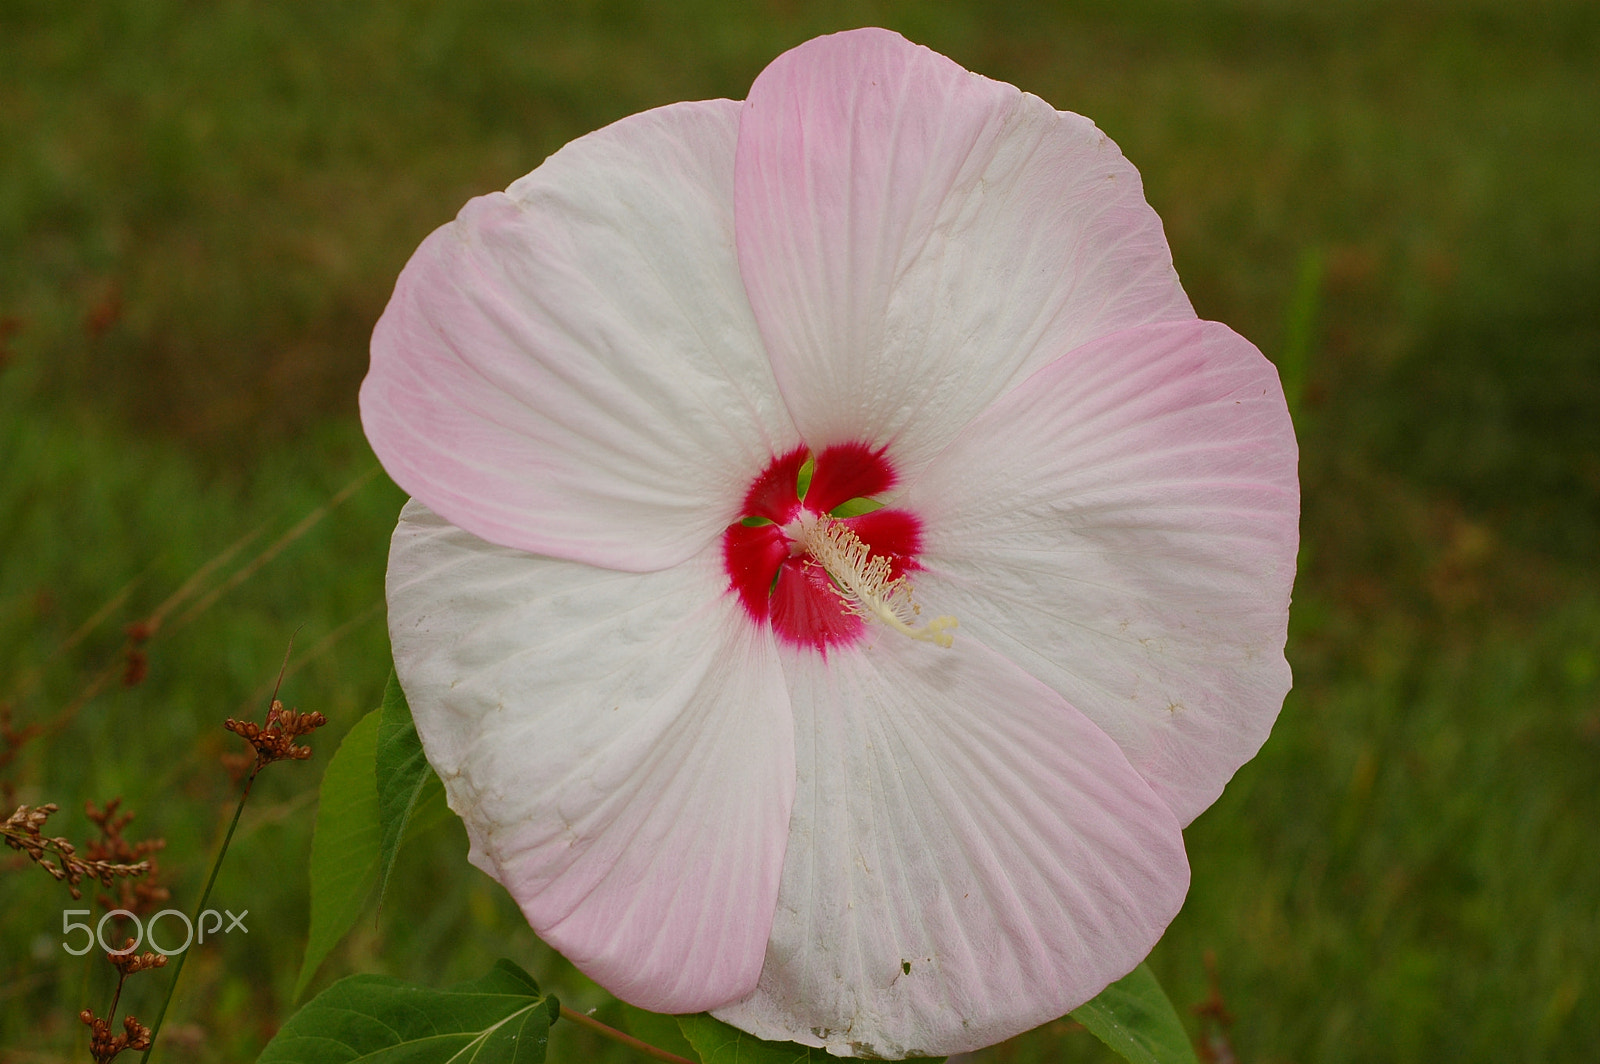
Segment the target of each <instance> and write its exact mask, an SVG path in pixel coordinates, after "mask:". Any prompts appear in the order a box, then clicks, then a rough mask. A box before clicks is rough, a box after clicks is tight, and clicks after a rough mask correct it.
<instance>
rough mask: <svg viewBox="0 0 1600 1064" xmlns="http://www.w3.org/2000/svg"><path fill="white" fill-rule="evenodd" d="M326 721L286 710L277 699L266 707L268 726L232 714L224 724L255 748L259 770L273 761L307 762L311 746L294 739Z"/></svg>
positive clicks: (307, 714)
mask: <svg viewBox="0 0 1600 1064" xmlns="http://www.w3.org/2000/svg"><path fill="white" fill-rule="evenodd" d="M326 723H328V718H327V717H324V716H323V715H322V714H321V713H301V712H300V711H299V710H298V709H284V708H283V703H282V702H279V701H278V700H277V699H276V698H274V699H273V700H272V708H271V709H269V710H267V722H266V724H265V726H263V725H259V724H257V723H255V722H254V721H250V720H244V721H239V720H234V719H233V718H232V717H229V718H228V719H227V720H226V721H225V722H224V723H223V725H222V726H223V727H224V728H227V729H228V730H229V731H231V732H233V733H234V734H235V735H237V736H239V737H240V738H242V739H244V740H245V741H246V742H248V743H249V744H250V745H251V746H253V747H255V750H256V763H255V769H254V772H260V771H261V769H262V768H264V767H265V766H267V765H270V764H272V763H273V762H274V761H291V760H292V761H304V760H305V759H306V758H308V757H310V756H311V747H309V746H297V745H295V740H296V739H298V738H299V737H300V736H302V735H309V734H310V733H312V732H314V731H316V730H317V729H318V728H320V727H322V726H323V725H324V724H326ZM254 772H253V773H252V775H253V774H254Z"/></svg>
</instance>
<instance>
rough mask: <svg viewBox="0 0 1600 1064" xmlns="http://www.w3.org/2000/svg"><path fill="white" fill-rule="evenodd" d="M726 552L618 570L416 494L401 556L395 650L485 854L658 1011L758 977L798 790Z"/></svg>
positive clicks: (551, 920) (578, 952) (488, 867)
mask: <svg viewBox="0 0 1600 1064" xmlns="http://www.w3.org/2000/svg"><path fill="white" fill-rule="evenodd" d="M715 554H716V552H715V551H708V552H707V555H706V556H704V557H700V558H696V559H693V560H691V561H690V562H688V563H685V564H684V565H681V566H677V567H675V568H673V569H668V570H665V571H661V572H655V573H648V574H644V575H639V574H631V573H620V572H614V571H608V570H603V569H598V568H592V567H590V566H586V565H581V564H577V563H571V562H561V561H553V560H550V559H546V558H540V557H536V556H532V555H527V554H522V553H519V552H517V551H514V550H510V549H507V548H501V547H496V546H493V545H490V544H488V543H485V542H483V541H481V540H479V539H477V538H475V537H473V536H472V535H471V534H469V533H466V532H463V531H461V530H459V529H456V528H454V527H452V526H450V525H449V524H447V523H445V522H444V521H443V520H442V519H441V518H439V517H438V516H436V515H434V514H432V513H430V512H429V511H428V510H427V508H426V507H424V506H422V505H421V504H419V503H416V502H412V503H410V504H408V505H407V507H406V509H405V511H404V513H403V514H402V515H401V521H400V525H399V527H398V528H397V529H396V531H395V536H394V544H393V548H392V551H391V554H390V559H389V626H390V633H391V638H392V640H393V644H394V657H395V668H396V670H397V671H398V673H399V677H400V681H401V684H402V686H403V687H404V689H405V692H406V697H407V698H408V700H409V701H410V704H411V711H412V714H413V715H414V716H415V718H416V722H417V729H418V731H419V732H420V733H421V735H422V739H423V744H424V746H425V748H426V750H427V754H428V759H429V761H431V762H432V764H433V766H434V768H435V769H437V770H438V772H439V775H440V776H441V777H442V778H443V780H444V783H445V789H446V793H447V795H448V796H449V799H450V806H451V808H452V809H454V810H455V811H456V812H457V813H459V814H460V815H461V817H462V819H463V820H464V821H465V822H466V825H467V831H468V834H469V836H470V838H471V840H472V853H471V858H472V861H473V863H474V864H477V865H478V866H479V867H480V868H482V869H483V870H484V871H486V872H488V873H489V874H490V875H492V876H494V877H495V878H496V879H498V880H499V881H500V882H501V883H503V884H505V886H506V888H507V889H508V890H509V891H510V892H511V894H512V896H513V897H515V898H516V900H517V902H518V903H519V904H520V905H521V906H522V909H523V912H524V913H526V914H527V917H528V920H529V922H530V923H531V924H532V925H533V927H534V930H536V931H537V932H538V933H539V934H540V935H541V936H542V937H543V938H544V939H545V940H546V941H548V942H549V943H551V944H552V945H553V946H555V947H556V948H557V949H559V950H561V952H562V953H564V954H566V956H567V957H568V958H569V959H571V960H572V961H573V963H575V964H577V965H578V967H579V968H581V969H582V970H583V971H584V972H586V973H587V974H588V975H590V976H591V977H592V978H593V979H595V981H597V982H599V983H600V984H601V985H603V986H605V987H606V988H607V989H609V990H611V991H612V992H613V993H615V994H616V995H617V996H618V997H621V998H623V999H624V1000H626V1001H630V1002H632V1003H634V1004H636V1005H639V1006H641V1007H643V1008H647V1009H653V1010H656V1011H665V1012H694V1011H698V1010H700V1009H705V1008H708V1007H711V1006H715V1005H720V1004H724V1003H726V1002H728V1001H730V1000H732V999H734V998H737V997H740V996H742V995H744V994H746V993H748V992H749V991H750V989H751V987H752V986H754V985H755V980H756V976H757V973H758V972H759V970H760V965H761V957H762V952H763V950H764V948H765V944H766V941H767V934H768V929H769V927H770V925H771V920H772V912H773V905H774V900H775V898H776V896H777V888H778V877H779V869H780V867H781V865H782V861H783V853H784V840H785V837H786V834H787V825H788V820H789V808H790V804H791V802H792V800H793V793H794V754H793V735H792V724H791V720H790V715H789V705H788V698H787V695H786V693H785V690H784V682H783V677H782V673H781V669H780V665H779V663H778V660H777V656H776V651H775V650H774V648H773V644H772V639H771V636H770V633H767V632H765V631H759V630H758V629H756V628H755V627H754V626H753V625H751V624H749V623H748V622H747V621H746V620H745V618H744V617H743V614H742V611H741V608H740V607H739V606H738V605H737V602H736V600H735V599H734V597H733V596H731V595H728V594H726V593H725V584H726V577H725V575H724V574H723V573H722V572H721V568H720V557H717V556H714V555H715Z"/></svg>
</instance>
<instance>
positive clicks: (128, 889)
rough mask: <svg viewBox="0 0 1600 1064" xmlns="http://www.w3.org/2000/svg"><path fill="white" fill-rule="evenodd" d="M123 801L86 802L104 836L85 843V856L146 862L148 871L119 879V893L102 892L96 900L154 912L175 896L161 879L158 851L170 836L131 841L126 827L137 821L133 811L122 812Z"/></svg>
mask: <svg viewBox="0 0 1600 1064" xmlns="http://www.w3.org/2000/svg"><path fill="white" fill-rule="evenodd" d="M121 805H122V799H121V798H113V799H111V800H110V801H109V802H107V803H106V805H105V808H104V809H96V808H95V807H94V803H93V802H88V803H85V805H84V807H83V812H84V815H85V816H87V817H88V818H89V820H90V821H91V822H92V823H93V824H94V825H95V826H96V827H98V828H99V829H100V837H99V838H98V839H95V840H93V841H92V842H90V843H88V844H87V845H86V846H84V848H83V849H84V856H85V857H87V858H88V859H89V860H91V861H105V862H109V863H113V864H129V865H132V864H143V865H145V866H146V867H147V871H146V872H145V874H144V875H142V876H140V877H138V879H137V881H134V880H131V879H121V880H118V881H117V884H116V891H117V893H116V896H115V897H113V896H112V895H110V894H101V895H100V896H99V897H98V898H96V899H95V900H96V901H98V902H99V903H100V905H101V907H102V908H105V909H108V910H115V909H125V910H127V911H128V912H133V913H147V912H153V911H155V910H156V909H158V908H160V906H161V904H162V903H163V902H165V901H167V899H169V898H170V897H172V893H171V891H169V890H167V888H166V886H165V885H164V884H163V883H161V882H160V875H161V866H160V864H159V862H157V860H156V858H155V855H156V854H157V853H158V852H160V851H161V850H164V849H166V846H167V840H166V839H161V838H154V839H140V840H139V841H137V842H130V841H128V840H127V839H125V838H123V835H122V829H123V828H125V827H127V826H128V825H129V824H130V823H131V822H132V821H133V814H132V813H119V812H118V809H119V808H120V807H121Z"/></svg>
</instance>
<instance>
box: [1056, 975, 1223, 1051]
mask: <svg viewBox="0 0 1600 1064" xmlns="http://www.w3.org/2000/svg"><path fill="white" fill-rule="evenodd" d="M1072 1018H1073V1019H1075V1020H1077V1021H1078V1022H1079V1023H1081V1024H1083V1025H1084V1026H1085V1027H1087V1028H1089V1030H1090V1031H1092V1032H1094V1036H1095V1037H1096V1038H1098V1039H1100V1041H1102V1042H1104V1043H1105V1044H1106V1045H1108V1046H1110V1047H1111V1048H1112V1050H1114V1051H1115V1052H1116V1053H1117V1055H1118V1056H1120V1057H1122V1059H1124V1060H1126V1061H1129V1062H1130V1064H1196V1059H1195V1055H1194V1047H1193V1046H1192V1045H1190V1044H1189V1033H1188V1032H1187V1031H1185V1030H1184V1028H1183V1021H1182V1020H1180V1019H1178V1011H1177V1010H1176V1009H1174V1008H1173V1007H1172V1001H1171V1000H1170V999H1169V998H1168V997H1167V994H1166V991H1164V990H1162V989H1161V983H1160V981H1159V980H1157V979H1156V977H1155V973H1154V972H1152V971H1151V970H1150V968H1149V966H1148V965H1145V964H1140V965H1139V967H1137V968H1135V969H1134V970H1133V971H1131V972H1129V973H1128V974H1127V975H1125V976H1123V977H1122V978H1121V979H1119V980H1117V981H1116V982H1115V983H1112V984H1111V985H1110V986H1108V987H1106V988H1105V989H1104V990H1102V991H1101V992H1100V993H1099V994H1098V995H1097V996H1096V997H1095V998H1094V1000H1093V1001H1088V1002H1085V1003H1084V1004H1082V1005H1079V1006H1078V1007H1077V1008H1075V1009H1073V1010H1072Z"/></svg>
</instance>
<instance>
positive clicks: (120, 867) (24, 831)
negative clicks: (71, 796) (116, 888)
mask: <svg viewBox="0 0 1600 1064" xmlns="http://www.w3.org/2000/svg"><path fill="white" fill-rule="evenodd" d="M59 808H60V807H59V806H57V805H56V804H55V803H54V802H48V803H46V804H44V805H41V806H36V807H32V808H30V807H28V806H26V805H19V806H17V810H16V812H14V813H12V814H11V815H10V816H9V817H7V818H6V819H5V821H4V822H3V823H0V837H3V838H4V839H5V840H6V845H7V846H9V847H11V848H12V849H13V850H21V851H22V852H23V853H25V854H27V855H28V857H29V858H30V859H32V861H33V862H34V864H37V865H38V866H39V867H40V868H43V869H44V870H45V871H46V872H49V873H50V875H52V876H54V877H55V878H56V879H58V880H60V881H61V882H64V883H66V884H67V889H68V890H70V891H71V892H72V896H73V897H74V898H81V897H83V891H82V890H80V889H79V887H78V884H80V883H82V882H83V881H84V880H85V879H92V880H95V881H96V882H98V883H99V884H100V885H101V886H103V887H106V888H108V889H109V888H110V887H111V886H112V884H113V883H115V882H116V881H117V880H118V879H122V878H125V877H128V876H142V875H144V874H145V873H146V872H148V871H149V870H150V862H149V861H138V862H133V863H126V862H121V861H112V860H106V859H105V858H93V857H91V858H87V859H86V858H83V857H79V856H78V849H77V847H76V846H74V845H72V843H70V842H68V841H67V840H66V839H64V838H61V837H59V836H55V837H52V836H49V835H46V834H44V825H45V821H46V820H48V819H50V814H52V813H54V812H56V811H57V810H58V809H59ZM47 855H54V857H55V860H51V858H50V856H47ZM58 862H59V863H58Z"/></svg>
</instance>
